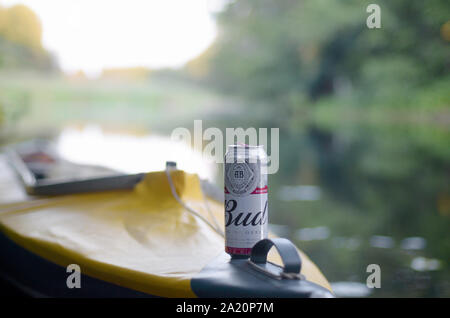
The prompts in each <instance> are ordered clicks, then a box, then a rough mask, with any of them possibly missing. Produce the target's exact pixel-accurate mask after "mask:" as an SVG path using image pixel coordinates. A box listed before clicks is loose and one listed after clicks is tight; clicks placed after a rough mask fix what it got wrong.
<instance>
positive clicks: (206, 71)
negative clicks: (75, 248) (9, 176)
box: [0, 0, 450, 297]
mask: <svg viewBox="0 0 450 318" xmlns="http://www.w3.org/2000/svg"><path fill="white" fill-rule="evenodd" d="M370 3H376V4H378V5H379V6H380V8H381V26H382V27H381V28H380V29H369V28H368V27H367V26H366V19H367V17H368V16H369V13H367V12H366V8H367V6H368V5H369V4H370ZM449 42H450V5H449V3H448V1H446V0H442V1H439V0H433V1H420V0H413V1H411V0H396V1H387V0H385V1H382V0H378V1H376V2H375V1H361V0H347V1H337V0H327V1H325V0H314V1H313V0H296V1H294V0H276V1H275V0H258V1H252V0H235V1H233V0H191V1H182V0H180V1H176V0H166V1H137V0H128V1H103V0H95V1H92V0H91V1H86V0H79V1H71V0H60V1H51V0H33V1H31V0H30V1H26V0H22V1H20V0H17V1H15V0H9V1H8V0H0V146H3V145H7V144H10V143H13V142H17V141H21V140H26V139H29V138H35V137H54V136H58V135H59V134H61V132H63V135H64V136H65V138H66V139H65V140H66V141H69V142H72V143H75V144H77V145H79V146H80V145H81V146H80V147H79V148H74V147H72V146H70V145H69V146H68V147H66V149H68V150H72V155H73V156H72V157H76V158H78V159H80V158H83V157H86V156H87V157H88V156H89V155H91V157H92V153H95V150H94V151H93V149H95V147H94V148H93V147H92V145H91V147H90V148H89V147H88V148H86V147H85V148H83V147H82V146H83V145H84V144H86V142H87V141H89V140H90V141H92V140H96V139H95V138H97V139H98V138H99V136H103V137H104V136H107V135H108V133H109V134H114V136H116V137H117V136H118V135H121V134H128V135H130V134H131V135H133V136H141V137H142V136H148V135H151V136H159V137H158V138H161V139H162V140H166V141H168V140H169V136H170V133H171V132H172V130H173V129H174V128H176V127H186V128H189V129H192V128H193V120H194V119H202V120H203V127H204V129H205V128H207V127H219V128H222V129H224V128H225V127H240V126H241V127H244V128H247V127H268V128H270V127H279V128H280V170H279V171H278V173H277V174H275V175H271V176H270V179H269V183H270V197H269V202H270V204H269V206H270V222H271V223H272V225H271V227H272V230H273V231H274V232H275V233H277V234H279V235H282V236H285V237H288V238H290V239H292V240H293V241H294V242H295V243H296V244H297V245H298V246H299V247H300V248H302V249H303V250H304V251H305V252H306V253H307V254H309V256H310V257H311V258H312V260H313V261H314V262H316V264H317V265H318V266H319V267H320V268H321V270H322V271H323V273H324V274H325V276H326V277H327V278H328V280H329V281H330V282H331V283H332V285H333V288H334V291H335V292H336V294H337V295H338V296H356V297H367V296H369V297H393V296H396V297H449V296H450V267H449V260H450V231H449V230H450V187H449V186H450V184H449V183H450V131H449V130H450V74H449V68H450V48H449V44H450V43H449ZM68 127H69V128H68ZM86 127H87V128H86ZM67 129H69V131H68V130H67ZM74 132H75V133H74ZM77 134H78V135H77ZM127 138H128V137H127ZM130 138H131V137H130ZM120 141H121V142H122V143H121V144H120V143H119V146H117V147H116V146H114V145H112V144H109V147H110V148H111V147H112V148H113V149H112V152H108V155H107V156H110V157H115V156H116V154H117V153H120V152H124V150H123V149H124V148H123V147H124V142H125V144H127V145H129V144H130V143H132V141H131V140H130V139H126V138H125V139H123V138H122V139H120ZM121 145H122V146H121ZM160 145H161V143H160ZM161 147H162V146H161ZM131 148H133V147H130V148H127V150H126V151H131ZM156 148H158V147H156ZM87 149H88V150H87ZM133 149H143V148H142V147H140V146H137V145H136V147H134V148H133ZM114 151H116V154H115V153H114ZM147 151H149V149H147ZM153 151H156V152H159V156H160V157H164V148H162V149H154V150H153ZM68 153H70V151H68ZM148 154H149V156H151V155H152V153H151V152H149V153H148ZM69 157H70V156H69ZM104 157H105V156H104ZM104 157H103V158H102V159H101V160H100V162H97V163H102V162H106V161H108V158H104ZM120 158H121V159H120V160H119V161H120V162H119V163H124V164H126V161H127V159H126V158H125V159H124V157H120ZM110 159H111V158H110ZM175 159H176V160H177V161H178V162H179V163H180V164H181V166H182V164H183V161H187V160H188V159H187V157H185V156H183V154H182V153H179V154H178V157H177V158H175ZM161 160H163V159H161ZM97 161H98V158H97ZM116 161H117V160H116ZM145 164H146V163H145V162H140V165H139V166H136V165H135V166H133V168H134V169H138V170H142V169H144V170H145V168H146V165H145ZM137 167H138V168H137ZM161 168H163V167H161ZM198 169H199V170H202V168H201V167H200V168H198ZM205 169H206V168H205ZM208 169H209V168H208ZM214 169H215V171H213V172H211V173H207V174H206V177H208V178H210V179H212V180H213V181H215V182H216V183H217V184H219V185H220V184H222V182H223V180H222V177H221V169H222V168H221V167H219V166H217V167H216V166H215V167H214ZM131 170H133V169H131ZM208 171H209V170H208ZM0 173H1V171H0ZM372 263H375V264H379V265H380V267H381V273H382V277H381V279H382V280H381V288H380V289H368V288H366V285H365V282H366V278H367V276H368V275H369V273H366V267H367V265H369V264H372Z"/></svg>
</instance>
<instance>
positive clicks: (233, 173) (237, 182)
mask: <svg viewBox="0 0 450 318" xmlns="http://www.w3.org/2000/svg"><path fill="white" fill-rule="evenodd" d="M224 179H225V182H224V183H225V251H226V252H227V253H228V254H230V255H231V256H232V257H233V258H246V257H249V256H250V253H251V250H252V247H253V246H254V245H255V244H256V242H258V241H259V240H261V239H263V238H266V237H267V233H268V230H267V226H268V213H269V210H268V201H267V192H268V186H267V155H266V153H265V151H264V148H263V146H247V145H231V146H228V149H227V153H226V154H225V171H224Z"/></svg>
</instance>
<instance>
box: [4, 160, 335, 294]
mask: <svg viewBox="0 0 450 318" xmlns="http://www.w3.org/2000/svg"><path fill="white" fill-rule="evenodd" d="M0 171H1V173H0V230H1V231H0V232H1V240H0V242H1V246H2V250H1V252H0V253H1V258H0V263H1V266H2V272H3V274H4V275H5V276H8V277H7V278H8V279H10V280H11V281H12V282H14V283H16V284H17V286H20V287H22V288H23V290H27V291H33V292H34V293H33V292H31V294H33V295H36V296H56V297H58V296H64V297H71V296H75V297H78V296H83V297H91V296H96V297H99V296H100V297H105V296H108V297H110V296H121V297H122V296H125V297H128V296H132V297H141V296H160V297H204V296H207V295H204V293H203V292H197V290H196V286H195V284H194V282H195V280H196V277H200V276H202V275H201V273H202V271H203V270H204V269H205V268H207V267H208V266H209V265H210V264H213V263H214V262H217V261H218V259H224V262H227V260H226V256H224V240H223V237H222V236H220V235H219V234H218V233H217V232H216V231H214V230H213V229H212V228H211V227H210V226H208V224H207V223H205V222H203V221H202V220H201V219H200V218H198V217H196V216H195V215H193V214H191V213H188V212H187V211H186V209H185V208H184V207H183V206H182V205H181V204H180V203H179V202H178V201H177V200H176V199H175V198H174V196H173V195H172V192H171V189H170V185H169V182H168V178H167V176H166V173H165V172H164V171H161V172H151V173H148V174H146V175H145V177H144V178H143V179H142V180H141V181H140V182H139V183H138V184H137V185H136V186H135V187H134V188H133V189H130V190H115V191H104V192H96V193H84V194H72V195H64V196H54V197H30V196H28V195H26V194H25V193H24V191H23V189H22V187H21V186H20V184H19V183H18V179H17V177H16V176H15V175H14V173H13V172H12V170H11V169H10V168H9V167H8V166H7V165H6V163H5V160H4V158H2V157H0ZM171 176H172V180H173V184H174V186H175V189H176V192H177V194H178V195H179V197H180V198H181V199H182V200H183V201H184V203H185V204H186V205H188V206H189V207H190V208H192V209H194V210H195V211H197V212H198V213H199V214H201V216H202V217H203V218H205V219H206V220H209V221H210V222H212V221H213V220H212V217H214V218H215V219H216V220H218V221H219V226H221V227H222V228H223V225H224V224H223V221H224V220H223V219H224V217H223V203H222V202H218V201H216V200H214V199H212V198H210V197H207V196H205V195H204V194H203V192H202V189H201V185H200V179H199V178H198V176H197V175H195V174H188V173H186V172H184V171H181V170H175V171H172V172H171ZM211 212H212V215H211ZM299 253H300V255H301V258H302V268H301V274H302V275H303V276H304V278H305V279H306V281H308V282H311V283H312V284H313V285H314V286H318V288H320V289H321V290H327V291H331V289H330V285H329V283H328V281H327V280H326V278H325V277H324V276H323V275H322V273H321V272H320V270H319V269H318V268H317V267H316V265H315V264H314V263H313V262H311V260H310V259H309V258H308V257H307V256H306V255H305V254H304V253H303V252H301V251H299ZM17 258H18V259H17ZM269 260H270V261H272V262H274V263H280V259H279V256H278V254H276V253H272V252H271V253H270V254H269ZM70 264H77V265H78V266H79V268H80V271H81V274H82V279H81V285H82V288H79V289H76V288H75V289H70V288H68V287H67V285H66V279H67V277H68V275H69V274H70V273H68V272H67V266H68V265H70ZM212 281H213V282H212V283H213V284H212V285H211V286H217V284H218V283H217V282H214V275H212ZM277 284H278V285H277V286H278V288H280V289H281V290H282V289H283V284H281V283H279V282H277ZM280 284H281V285H280ZM219 287H220V284H219ZM226 288H227V287H226V286H223V290H226ZM200 289H201V288H200ZM254 289H258V286H254ZM232 295H233V294H232ZM244 295H245V294H244ZM281 295H283V294H281ZM330 295H331V294H330ZM237 296H239V295H237ZM241 296H242V295H241Z"/></svg>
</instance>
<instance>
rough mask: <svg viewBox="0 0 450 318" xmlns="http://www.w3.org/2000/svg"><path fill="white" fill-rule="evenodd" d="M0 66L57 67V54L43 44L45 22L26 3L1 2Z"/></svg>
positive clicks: (46, 68) (22, 67)
mask: <svg viewBox="0 0 450 318" xmlns="http://www.w3.org/2000/svg"><path fill="white" fill-rule="evenodd" d="M0 69H35V70H40V71H54V70H56V69H57V64H56V61H55V59H54V57H53V56H52V55H51V54H50V53H49V52H47V51H46V50H45V49H44V48H43V47H42V26H41V22H40V20H39V18H38V17H37V15H36V14H35V13H34V12H33V11H32V10H31V9H29V8H28V7H26V6H24V5H15V6H12V7H7V8H6V7H3V6H1V4H0Z"/></svg>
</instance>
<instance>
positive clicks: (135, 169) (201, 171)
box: [57, 125, 217, 180]
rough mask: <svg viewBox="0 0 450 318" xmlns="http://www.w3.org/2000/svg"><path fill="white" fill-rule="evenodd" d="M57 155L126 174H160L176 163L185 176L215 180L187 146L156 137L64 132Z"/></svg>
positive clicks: (95, 129)
mask: <svg viewBox="0 0 450 318" xmlns="http://www.w3.org/2000/svg"><path fill="white" fill-rule="evenodd" d="M57 149H58V152H59V153H60V155H61V156H62V157H63V158H64V159H66V160H69V161H72V162H75V163H79V164H90V165H101V166H105V167H108V168H111V169H114V170H118V171H121V172H125V173H140V172H149V171H161V170H164V169H165V163H166V161H175V162H177V166H178V167H179V168H180V169H182V170H184V171H187V172H190V173H196V174H198V175H199V176H200V177H201V178H203V179H208V180H214V178H215V176H216V173H217V167H216V166H215V165H213V164H211V163H208V162H207V161H205V160H203V158H202V155H201V154H200V153H197V152H195V151H194V150H193V149H192V148H191V147H190V146H189V145H187V144H184V143H181V142H175V141H172V140H171V139H170V138H168V137H165V136H159V135H143V136H135V135H127V134H121V133H113V132H105V131H103V130H102V128H101V127H100V126H97V125H93V126H86V127H84V128H82V129H76V128H66V129H64V130H63V131H62V132H61V134H60V136H59V138H58V141H57Z"/></svg>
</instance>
